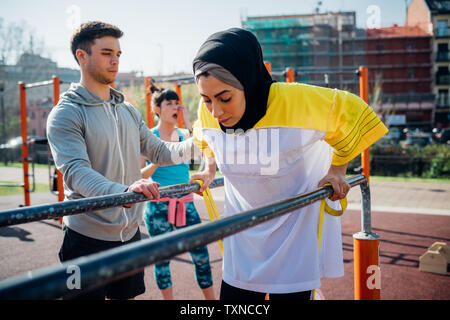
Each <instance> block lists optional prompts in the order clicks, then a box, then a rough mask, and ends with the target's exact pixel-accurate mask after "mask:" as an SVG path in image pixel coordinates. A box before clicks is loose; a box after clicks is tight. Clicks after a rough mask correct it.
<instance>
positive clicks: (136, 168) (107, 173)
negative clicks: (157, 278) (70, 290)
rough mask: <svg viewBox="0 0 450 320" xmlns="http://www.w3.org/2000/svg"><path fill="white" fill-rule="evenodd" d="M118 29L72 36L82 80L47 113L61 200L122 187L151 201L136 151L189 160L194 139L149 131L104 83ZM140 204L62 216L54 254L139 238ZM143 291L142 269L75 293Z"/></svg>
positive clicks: (152, 191)
mask: <svg viewBox="0 0 450 320" xmlns="http://www.w3.org/2000/svg"><path fill="white" fill-rule="evenodd" d="M121 36H122V31H120V30H119V29H118V28H117V27H115V26H112V25H109V24H106V23H102V22H89V23H85V24H82V25H81V27H80V28H79V29H78V30H76V31H75V33H74V34H73V36H72V39H71V49H72V53H73V55H74V57H75V59H76V61H77V63H78V64H79V65H80V69H81V80H80V83H72V84H71V86H70V89H69V90H68V91H66V92H65V93H63V94H62V95H61V97H60V100H59V103H58V105H57V106H55V107H54V108H53V110H52V111H51V113H50V115H49V117H48V120H47V137H48V141H49V145H50V148H51V152H52V155H53V158H54V160H55V165H56V168H57V169H58V170H60V171H61V173H62V174H63V180H64V194H65V198H66V199H67V200H72V199H80V198H87V197H95V196H102V195H107V194H113V193H123V192H127V191H134V192H139V193H143V194H145V195H146V196H147V198H149V199H150V200H152V199H155V200H157V199H159V190H158V187H159V184H158V183H154V182H149V181H148V180H146V179H141V173H140V155H141V154H142V155H144V156H145V157H147V158H148V159H149V160H150V161H151V162H152V163H158V164H160V165H172V164H177V163H180V162H182V161H183V160H186V158H187V157H188V158H189V159H190V155H192V154H193V152H194V148H195V147H194V144H193V142H192V139H188V140H186V141H185V142H181V143H167V142H163V141H161V140H160V139H158V138H157V137H156V136H154V135H153V134H152V132H151V131H150V130H149V129H148V128H147V125H146V124H145V122H144V121H143V119H142V117H141V115H140V113H139V112H138V111H137V110H136V109H135V108H134V107H133V106H132V105H131V104H129V103H127V102H125V101H124V97H123V95H122V94H121V93H120V92H118V91H116V90H114V89H112V88H111V87H110V86H109V85H110V84H111V83H113V82H114V80H115V77H116V75H117V72H118V66H119V58H120V55H121V49H120V43H119V38H120V37H121ZM182 155H184V157H183V156H182ZM183 158H184V159H183ZM143 206H144V203H138V204H135V205H131V206H128V207H114V208H110V209H104V210H96V211H91V212H87V213H84V214H78V215H71V216H65V217H64V218H63V231H64V236H63V243H62V246H61V250H60V252H59V256H60V260H61V261H67V260H71V259H75V258H77V257H79V256H84V255H88V254H93V253H96V252H99V251H102V250H106V249H110V248H114V247H117V246H120V245H122V244H126V243H129V242H132V241H138V240H140V231H139V222H140V221H141V219H142V211H143ZM81 276H82V275H81ZM81 289H83V288H81ZM144 291H145V286H144V273H143V271H142V272H139V273H137V274H135V275H132V276H129V277H127V278H124V279H121V280H119V281H116V282H113V283H111V284H108V285H106V286H104V287H102V288H100V289H96V290H94V291H90V292H87V293H83V294H81V295H79V296H78V297H79V298H82V299H105V297H106V298H111V299H131V298H134V297H135V296H137V295H139V294H142V293H143V292H144Z"/></svg>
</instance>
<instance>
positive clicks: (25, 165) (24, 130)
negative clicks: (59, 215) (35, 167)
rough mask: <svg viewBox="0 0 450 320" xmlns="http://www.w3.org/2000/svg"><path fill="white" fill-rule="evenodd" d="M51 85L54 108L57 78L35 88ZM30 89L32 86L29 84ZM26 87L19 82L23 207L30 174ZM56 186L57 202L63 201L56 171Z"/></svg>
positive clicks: (28, 189) (57, 94)
mask: <svg viewBox="0 0 450 320" xmlns="http://www.w3.org/2000/svg"><path fill="white" fill-rule="evenodd" d="M50 84H52V85H53V106H56V105H57V104H58V101H59V93H60V84H61V81H60V79H59V77H53V79H52V80H51V81H44V82H42V84H36V86H44V85H50ZM29 86H30V88H31V87H33V84H29ZM26 90H27V85H26V84H25V83H24V82H19V95H20V133H21V136H22V169H23V188H24V201H25V206H30V205H31V201H30V192H31V190H30V179H29V178H30V174H29V170H28V169H29V163H30V158H29V150H28V148H29V145H28V144H29V143H28V123H27V93H26ZM57 184H58V201H64V188H63V179H62V174H61V173H60V172H59V171H58V170H57Z"/></svg>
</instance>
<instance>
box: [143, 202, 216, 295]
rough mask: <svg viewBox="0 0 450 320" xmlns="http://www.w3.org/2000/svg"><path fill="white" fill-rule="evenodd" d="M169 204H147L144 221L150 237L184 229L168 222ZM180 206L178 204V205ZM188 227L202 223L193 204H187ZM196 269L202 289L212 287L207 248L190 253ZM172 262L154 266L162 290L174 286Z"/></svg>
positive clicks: (167, 261) (156, 278) (157, 282)
mask: <svg viewBox="0 0 450 320" xmlns="http://www.w3.org/2000/svg"><path fill="white" fill-rule="evenodd" d="M168 204H169V203H168V202H147V208H146V209H145V214H144V219H145V224H146V225H147V229H148V232H149V233H150V236H152V237H155V236H157V235H160V234H163V233H167V232H171V231H173V230H175V229H181V228H183V227H175V226H174V225H172V224H171V223H169V222H168V221H167V211H168ZM177 206H178V204H177ZM185 206H186V227H187V226H192V225H194V224H198V223H201V221H200V217H199V215H198V212H197V210H196V209H195V206H194V203H193V202H185ZM189 253H190V255H191V259H192V262H193V263H194V268H195V277H196V280H197V283H198V285H199V287H200V288H201V289H205V288H208V287H210V286H211V285H212V274H211V266H210V264H209V253H208V248H207V247H206V246H202V247H198V248H196V249H194V250H193V251H190V252H189ZM169 263H170V260H166V261H164V262H161V263H157V264H155V265H154V272H155V280H156V284H157V285H158V288H159V289H160V290H163V289H167V288H170V287H171V286H172V278H171V276H170V268H169Z"/></svg>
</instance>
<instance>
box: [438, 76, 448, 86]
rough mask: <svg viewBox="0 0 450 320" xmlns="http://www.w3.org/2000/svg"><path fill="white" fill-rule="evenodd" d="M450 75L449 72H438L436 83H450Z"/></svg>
mask: <svg viewBox="0 0 450 320" xmlns="http://www.w3.org/2000/svg"><path fill="white" fill-rule="evenodd" d="M449 84H450V75H449V74H436V85H449Z"/></svg>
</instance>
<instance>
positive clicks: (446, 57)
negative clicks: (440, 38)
mask: <svg viewBox="0 0 450 320" xmlns="http://www.w3.org/2000/svg"><path fill="white" fill-rule="evenodd" d="M445 61H450V51H438V52H436V62H445Z"/></svg>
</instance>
